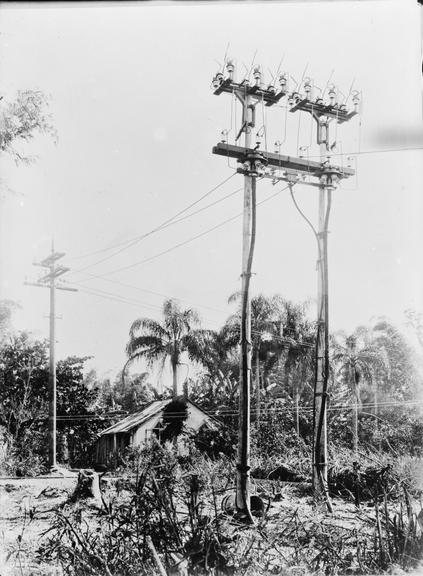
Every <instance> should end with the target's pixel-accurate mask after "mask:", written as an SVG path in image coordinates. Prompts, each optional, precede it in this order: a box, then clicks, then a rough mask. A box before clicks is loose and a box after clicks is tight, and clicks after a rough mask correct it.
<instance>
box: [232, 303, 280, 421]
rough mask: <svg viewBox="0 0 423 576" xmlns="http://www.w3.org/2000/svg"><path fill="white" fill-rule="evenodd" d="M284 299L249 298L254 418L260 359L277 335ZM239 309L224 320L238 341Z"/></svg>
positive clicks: (258, 394) (258, 408)
mask: <svg viewBox="0 0 423 576" xmlns="http://www.w3.org/2000/svg"><path fill="white" fill-rule="evenodd" d="M240 297H241V292H236V293H235V294H232V295H231V296H230V297H229V303H231V302H235V301H237V300H239V299H240ZM284 304H285V301H284V300H283V299H282V297H280V296H271V297H268V296H264V295H263V294H258V295H257V296H253V298H251V341H252V342H251V343H252V352H253V359H254V360H253V365H254V368H255V377H254V380H255V389H256V418H257V421H258V420H259V418H260V398H261V392H260V381H261V378H262V374H261V365H260V360H261V359H262V357H263V355H265V350H266V349H267V348H268V347H269V342H271V341H272V340H273V339H274V338H275V337H276V338H277V337H278V331H279V330H278V320H279V317H280V315H281V307H283V306H284ZM240 320H241V311H240V310H238V311H237V312H236V313H235V314H233V315H232V316H230V317H229V318H228V320H227V322H226V325H225V326H226V330H227V331H228V332H230V333H232V335H233V337H234V338H236V337H237V340H238V341H239V336H240Z"/></svg>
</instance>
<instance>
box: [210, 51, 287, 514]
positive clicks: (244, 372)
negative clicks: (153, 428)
mask: <svg viewBox="0 0 423 576" xmlns="http://www.w3.org/2000/svg"><path fill="white" fill-rule="evenodd" d="M226 70H227V73H228V76H227V78H226V79H224V77H223V74H222V73H218V74H217V75H216V76H215V78H214V79H213V87H214V93H215V94H216V95H219V94H221V93H222V92H227V93H229V94H234V95H235V96H236V97H237V99H238V100H239V102H240V103H241V106H242V125H241V127H240V130H239V132H238V135H237V137H236V140H238V139H239V138H240V137H241V135H242V133H244V148H241V147H238V146H234V147H233V148H234V150H232V154H234V155H235V157H236V158H237V159H238V161H239V162H240V163H242V168H241V169H239V170H238V171H239V172H240V173H242V174H244V211H243V225H242V273H241V278H242V288H241V292H242V301H241V330H240V332H241V334H240V336H241V338H240V345H241V360H240V382H239V428H238V462H237V482H236V507H237V509H238V510H239V512H240V513H241V514H242V515H243V516H244V517H245V519H246V521H247V522H249V523H252V522H253V518H252V516H251V510H250V400H251V354H252V347H251V303H250V300H251V298H250V280H251V268H252V262H253V255H254V244H255V233H256V232H255V229H256V179H257V175H258V170H260V168H261V167H262V166H264V164H265V160H264V157H263V155H262V154H261V153H260V152H257V151H256V149H252V130H253V128H254V127H255V107H256V104H257V102H265V103H266V106H271V105H272V104H275V103H276V102H278V101H279V99H280V98H282V96H283V95H284V92H283V90H282V89H281V90H280V91H279V93H276V91H275V89H274V88H273V89H271V90H269V89H268V88H264V87H263V86H262V83H261V71H260V68H258V67H257V68H255V70H254V74H253V75H254V85H250V82H249V79H248V78H245V79H244V80H243V81H242V82H240V83H238V82H235V81H234V78H233V76H234V65H233V64H232V62H228V63H227V66H226ZM221 144H222V143H221ZM223 144H225V143H223ZM256 148H257V147H256ZM221 150H222V148H221V147H220V148H219V145H218V147H216V148H214V149H213V152H214V153H215V154H221V153H222V151H221ZM226 152H228V155H231V154H229V151H228V150H226Z"/></svg>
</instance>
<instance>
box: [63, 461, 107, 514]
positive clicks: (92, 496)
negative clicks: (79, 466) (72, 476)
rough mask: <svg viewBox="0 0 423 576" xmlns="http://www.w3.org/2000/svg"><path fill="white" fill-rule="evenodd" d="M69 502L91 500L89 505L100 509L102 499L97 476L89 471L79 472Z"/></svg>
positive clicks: (92, 471)
mask: <svg viewBox="0 0 423 576" xmlns="http://www.w3.org/2000/svg"><path fill="white" fill-rule="evenodd" d="M70 500H71V502H76V501H77V500H91V501H92V502H91V504H93V505H95V506H97V507H99V508H101V506H102V499H101V492H100V481H99V475H98V474H97V472H94V470H89V469H84V470H80V471H79V474H78V481H77V484H76V487H75V490H74V491H73V494H72V496H71V497H70Z"/></svg>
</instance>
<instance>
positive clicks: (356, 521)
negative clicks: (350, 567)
mask: <svg viewBox="0 0 423 576" xmlns="http://www.w3.org/2000/svg"><path fill="white" fill-rule="evenodd" d="M76 480H77V474H75V473H69V472H68V473H67V475H66V476H62V475H57V476H41V477H36V478H13V479H12V478H0V576H18V575H19V576H32V575H33V576H41V575H42V576H61V575H62V571H61V569H60V568H59V567H58V566H52V565H49V564H47V563H44V562H43V561H42V558H41V559H39V558H38V559H37V558H36V550H37V549H38V547H39V544H40V542H41V540H42V538H43V533H44V532H45V531H46V530H48V528H49V527H50V525H51V521H52V518H53V515H54V510H55V509H57V507H58V506H60V505H61V504H62V503H64V502H65V501H66V500H67V499H68V497H69V495H70V494H71V493H72V492H73V490H74V488H75V486H76ZM333 505H334V512H333V514H328V513H327V512H326V510H325V507H324V506H323V505H322V506H320V507H316V506H315V505H314V503H313V499H312V497H311V495H307V493H305V492H304V490H303V489H299V487H295V486H293V485H285V486H282V488H281V491H280V495H279V498H278V501H273V502H272V505H271V506H270V508H269V510H268V512H267V523H266V524H267V529H266V531H267V534H268V536H270V537H271V534H272V533H275V534H281V531H283V530H284V529H286V527H287V526H288V525H290V526H291V527H292V526H293V525H294V524H293V522H292V518H293V517H294V516H296V517H297V518H298V522H299V523H300V524H299V525H301V526H300V527H301V528H302V529H304V530H305V531H306V532H307V529H308V527H309V528H312V526H313V525H314V526H316V524H319V525H320V526H322V527H323V526H324V527H325V528H324V530H325V529H327V530H328V531H329V532H330V531H331V530H332V529H336V528H339V529H341V530H345V531H347V532H349V531H351V533H352V532H355V533H357V531H358V532H360V531H361V532H363V531H369V533H370V532H371V530H372V529H373V527H372V525H373V516H374V510H372V508H371V507H367V506H366V505H364V506H363V507H362V508H361V510H360V511H357V509H356V508H355V506H354V504H353V503H348V502H345V501H344V500H341V499H333ZM31 516H32V517H31ZM286 536H287V537H286V540H285V543H282V542H280V539H279V538H278V541H279V542H280V544H282V548H280V552H281V553H282V554H284V553H286V554H288V555H289V554H290V553H291V552H292V551H291V552H290V538H291V537H290V534H289V532H288V533H287V535H286ZM292 537H294V534H292ZM390 574H405V573H404V572H403V571H401V570H399V569H398V570H396V569H393V570H391V572H390ZM413 574H414V576H418V575H420V576H423V568H421V569H420V571H419V570H417V571H416V572H414V573H413Z"/></svg>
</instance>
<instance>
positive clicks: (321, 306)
mask: <svg viewBox="0 0 423 576" xmlns="http://www.w3.org/2000/svg"><path fill="white" fill-rule="evenodd" d="M304 90H305V97H301V96H300V95H299V94H297V95H296V96H294V97H292V103H293V106H292V107H291V110H290V111H291V112H295V111H297V110H300V111H303V112H308V113H310V114H311V115H312V117H313V119H314V120H315V121H316V126H317V144H318V145H319V147H320V166H321V170H320V176H319V204H318V230H317V244H318V258H317V338H316V373H315V383H314V402H313V404H314V406H313V419H314V423H313V456H312V460H313V462H312V468H313V488H314V491H315V494H316V495H321V496H324V497H325V500H326V503H327V506H328V509H329V510H330V511H332V505H331V502H330V499H329V496H328V477H327V468H328V463H327V404H328V382H329V297H328V295H329V291H328V225H329V216H330V209H331V202H332V192H333V190H334V189H335V187H336V184H337V182H338V180H339V179H340V178H341V177H344V176H345V175H346V174H345V169H343V172H344V174H342V173H341V172H340V170H339V168H338V167H334V166H331V164H330V150H331V142H330V139H329V124H330V121H331V120H335V121H336V122H337V123H338V124H341V123H343V122H346V121H348V120H349V119H350V118H352V117H353V116H354V115H355V114H357V107H358V93H354V96H353V102H354V110H353V111H350V112H349V111H348V110H347V107H346V104H345V103H343V104H338V102H337V101H336V100H337V96H336V90H335V88H334V87H331V88H330V90H329V102H328V103H325V102H323V99H322V98H318V99H316V100H315V101H312V99H311V91H312V85H311V81H310V80H308V79H307V80H306V81H305V83H304ZM335 145H336V142H335ZM351 172H353V171H351Z"/></svg>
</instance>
